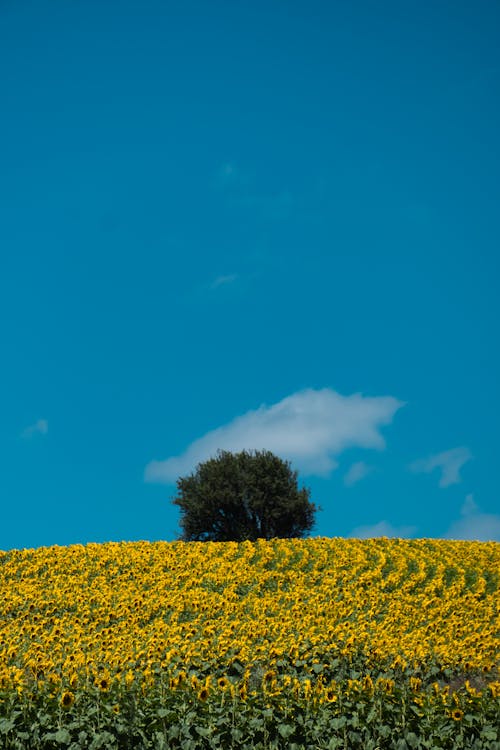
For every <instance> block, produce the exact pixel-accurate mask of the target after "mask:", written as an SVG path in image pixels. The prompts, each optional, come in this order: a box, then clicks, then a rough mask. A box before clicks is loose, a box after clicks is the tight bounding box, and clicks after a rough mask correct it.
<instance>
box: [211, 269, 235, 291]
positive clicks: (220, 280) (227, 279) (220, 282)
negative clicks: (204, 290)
mask: <svg viewBox="0 0 500 750" xmlns="http://www.w3.org/2000/svg"><path fill="white" fill-rule="evenodd" d="M237 278H238V274H236V273H229V274H227V275H226V276H217V278H216V279H214V281H212V283H211V284H210V289H217V287H219V286H224V284H232V283H233V282H234V281H236V279H237Z"/></svg>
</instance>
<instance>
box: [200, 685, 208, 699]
mask: <svg viewBox="0 0 500 750" xmlns="http://www.w3.org/2000/svg"><path fill="white" fill-rule="evenodd" d="M207 698H208V688H206V687H202V688H201V690H200V691H199V693H198V700H200V701H203V702H205V701H206V699H207Z"/></svg>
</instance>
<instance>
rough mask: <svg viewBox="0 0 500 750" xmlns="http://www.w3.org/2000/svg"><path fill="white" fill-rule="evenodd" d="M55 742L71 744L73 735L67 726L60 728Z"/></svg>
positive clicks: (55, 735)
mask: <svg viewBox="0 0 500 750" xmlns="http://www.w3.org/2000/svg"><path fill="white" fill-rule="evenodd" d="M54 740H55V742H59V744H60V745H69V743H70V742H71V735H70V733H69V732H68V730H67V729H66V728H64V727H63V729H58V730H57V732H55V734H54Z"/></svg>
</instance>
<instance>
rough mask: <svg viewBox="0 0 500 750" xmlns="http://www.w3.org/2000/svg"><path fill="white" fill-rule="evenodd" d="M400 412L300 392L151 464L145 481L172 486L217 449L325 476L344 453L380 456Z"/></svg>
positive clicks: (379, 402)
mask: <svg viewBox="0 0 500 750" xmlns="http://www.w3.org/2000/svg"><path fill="white" fill-rule="evenodd" d="M402 406H404V404H403V402H402V401H398V400H397V399H396V398H393V397H392V396H377V397H369V396H363V395H362V394H361V393H355V394H353V395H351V396H342V395H341V394H339V393H337V392H336V391H333V390H331V389H329V388H323V389H321V390H313V389H307V390H304V391H299V392H297V393H293V394H292V395H291V396H287V397H286V398H284V399H283V400H282V401H279V402H278V403H276V404H272V405H271V406H266V405H265V404H264V405H262V406H260V407H259V408H258V409H256V410H254V411H249V412H247V413H246V414H243V415H242V416H240V417H236V418H235V419H233V421H232V422H229V423H228V424H225V425H223V426H222V427H218V428H217V429H215V430H212V431H210V432H207V433H206V434H205V435H203V436H202V437H200V438H198V439H197V440H195V441H194V442H193V443H191V445H189V446H188V448H187V449H186V451H185V452H184V453H182V454H181V455H180V456H172V457H170V458H167V459H166V460H164V461H151V462H150V463H149V464H148V465H147V466H146V470H145V479H146V481H149V482H166V483H170V482H175V480H176V479H177V478H178V477H179V476H182V475H183V474H185V473H187V472H191V471H192V470H193V469H194V468H195V467H196V465H197V464H198V463H200V462H202V461H205V460H207V459H208V458H210V457H211V456H214V455H215V454H216V452H217V450H218V449H222V450H229V451H241V450H245V449H246V450H270V451H272V452H273V453H276V454H277V455H279V456H281V457H282V458H284V459H287V460H289V461H291V462H292V464H293V466H294V467H295V468H297V469H298V470H300V471H301V472H303V473H305V474H316V475H320V476H327V475H329V473H330V472H331V471H333V469H335V468H336V467H337V465H338V464H337V461H336V458H335V457H336V456H338V455H339V454H340V453H342V451H344V450H345V449H346V448H354V447H357V448H372V449H376V450H383V449H384V448H385V441H384V438H383V437H382V435H381V433H380V428H381V427H382V426H383V425H386V424H390V422H391V421H392V419H393V417H394V414H395V413H396V412H397V410H398V409H400V408H401V407H402Z"/></svg>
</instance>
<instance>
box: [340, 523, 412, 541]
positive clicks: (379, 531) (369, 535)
mask: <svg viewBox="0 0 500 750" xmlns="http://www.w3.org/2000/svg"><path fill="white" fill-rule="evenodd" d="M416 530H417V527H416V526H392V524H390V523H389V522H388V521H379V523H376V524H374V525H373V526H356V528H355V529H353V530H352V532H351V533H350V534H349V536H350V537H351V538H354V539H373V538H374V537H377V536H386V537H397V538H398V539H406V538H408V537H410V536H412V535H413V534H414V533H415V531H416Z"/></svg>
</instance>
